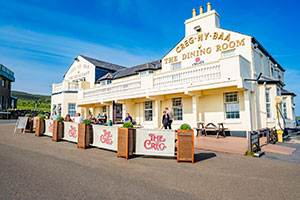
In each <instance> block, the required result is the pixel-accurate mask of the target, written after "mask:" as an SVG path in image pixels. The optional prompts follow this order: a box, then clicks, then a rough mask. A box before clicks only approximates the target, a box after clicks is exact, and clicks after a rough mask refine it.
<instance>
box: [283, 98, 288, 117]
mask: <svg viewBox="0 0 300 200" xmlns="http://www.w3.org/2000/svg"><path fill="white" fill-rule="evenodd" d="M282 111H283V117H284V119H287V108H286V97H283V99H282Z"/></svg>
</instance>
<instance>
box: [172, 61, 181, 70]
mask: <svg viewBox="0 0 300 200" xmlns="http://www.w3.org/2000/svg"><path fill="white" fill-rule="evenodd" d="M174 66H177V67H174ZM178 66H180V67H178ZM181 68H182V66H181V62H177V63H173V64H172V70H177V69H181Z"/></svg>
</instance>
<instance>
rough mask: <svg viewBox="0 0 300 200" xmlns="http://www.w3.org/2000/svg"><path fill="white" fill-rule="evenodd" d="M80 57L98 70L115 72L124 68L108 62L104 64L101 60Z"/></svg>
mask: <svg viewBox="0 0 300 200" xmlns="http://www.w3.org/2000/svg"><path fill="white" fill-rule="evenodd" d="M80 56H81V57H83V58H84V59H86V60H87V61H89V62H90V63H92V64H94V65H95V66H96V67H98V68H103V69H107V70H111V71H117V70H119V69H122V68H125V67H124V66H121V65H116V64H112V63H109V62H105V61H103V60H97V59H95V58H90V57H87V56H84V55H80Z"/></svg>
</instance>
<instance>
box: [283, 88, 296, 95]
mask: <svg viewBox="0 0 300 200" xmlns="http://www.w3.org/2000/svg"><path fill="white" fill-rule="evenodd" d="M281 94H282V95H292V96H294V97H295V96H297V95H296V94H295V93H294V92H290V91H288V90H286V89H281Z"/></svg>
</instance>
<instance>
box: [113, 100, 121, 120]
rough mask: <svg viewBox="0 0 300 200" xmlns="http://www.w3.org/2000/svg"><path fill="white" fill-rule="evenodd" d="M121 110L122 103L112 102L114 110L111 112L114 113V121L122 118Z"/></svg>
mask: <svg viewBox="0 0 300 200" xmlns="http://www.w3.org/2000/svg"><path fill="white" fill-rule="evenodd" d="M122 110H123V108H122V104H119V103H114V111H113V113H114V116H113V120H114V121H113V122H114V123H116V122H118V121H121V120H122V116H123V115H122V114H123V113H122Z"/></svg>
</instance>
